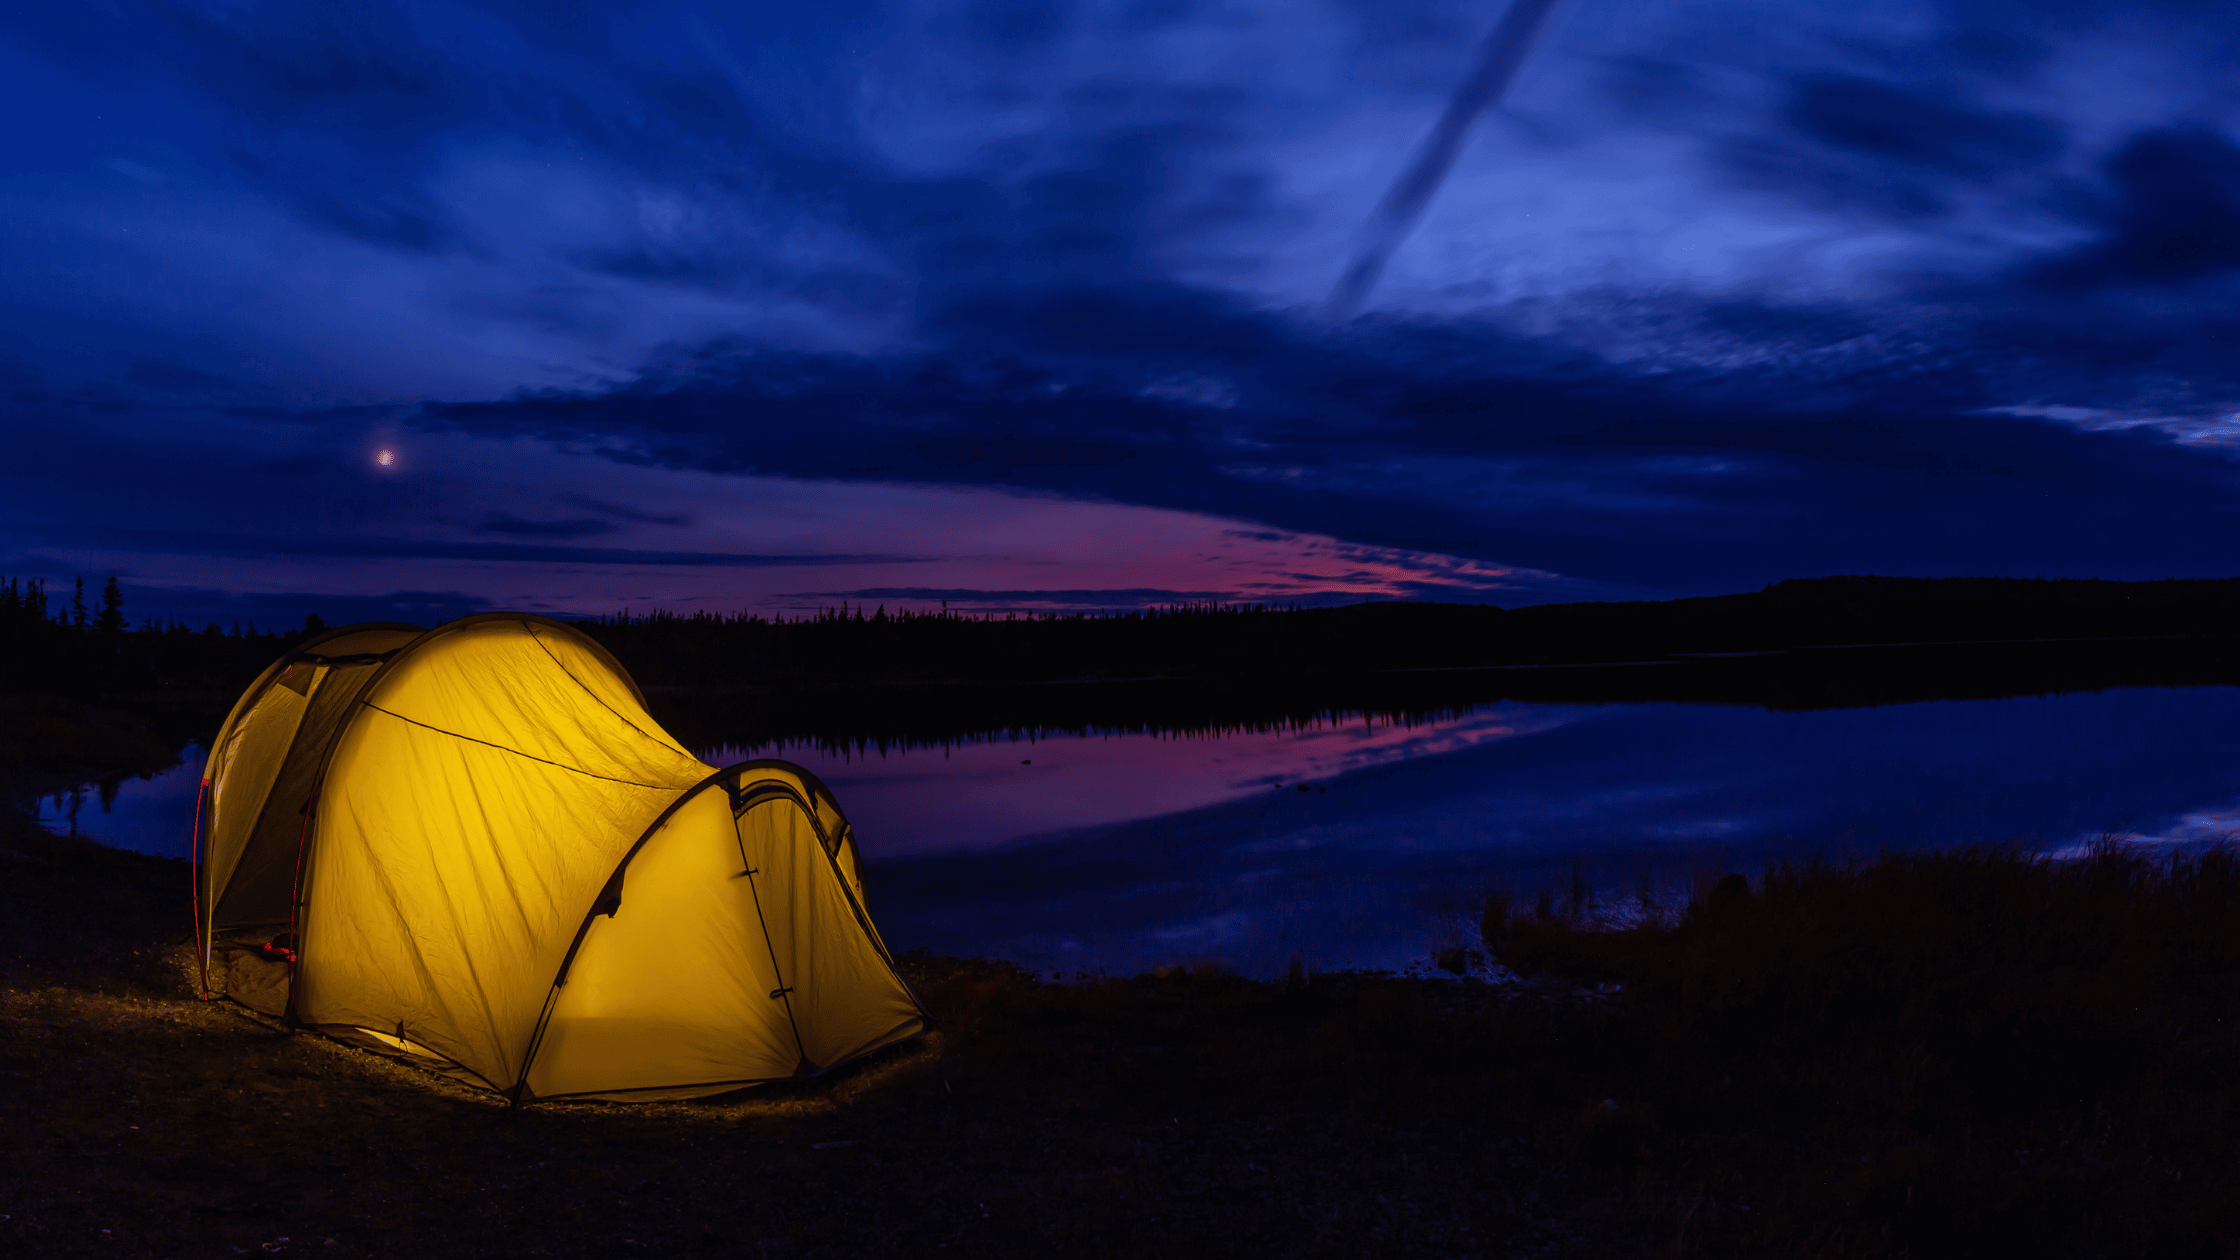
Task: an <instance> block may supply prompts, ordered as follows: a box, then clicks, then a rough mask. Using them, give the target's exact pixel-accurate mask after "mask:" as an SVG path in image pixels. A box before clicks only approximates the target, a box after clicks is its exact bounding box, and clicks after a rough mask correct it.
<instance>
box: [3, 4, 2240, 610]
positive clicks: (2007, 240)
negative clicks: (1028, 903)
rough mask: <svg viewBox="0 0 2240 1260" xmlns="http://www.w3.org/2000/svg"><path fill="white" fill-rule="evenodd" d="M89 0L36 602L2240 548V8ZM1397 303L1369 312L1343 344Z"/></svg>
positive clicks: (719, 601)
mask: <svg viewBox="0 0 2240 1260" xmlns="http://www.w3.org/2000/svg"><path fill="white" fill-rule="evenodd" d="M1505 8H1506V4H1505V2H1504V0H1494V2H1490V3H1489V2H1486V0H1472V2H1469V3H1463V2H1459V0H1209V2H1205V3H1194V2H1191V0H1114V2H1111V3H1058V2H1046V0H1038V2H1031V3H1030V2H1020V0H975V2H968V3H955V2H950V0H936V2H929V3H918V4H908V3H896V4H887V3H876V2H856V0H827V2H825V3H816V4H802V3H789V4H776V3H771V4H756V5H737V4H718V3H707V4H665V3H659V2H654V3H632V4H608V5H568V4H561V3H537V4H529V3H517V4H507V3H472V2H467V0H442V2H440V3H428V4H423V5H411V4H358V3H338V2H334V0H322V2H321V3H315V4H307V3H300V2H296V3H273V4H259V3H241V2H236V0H204V2H201V3H174V4H167V3H143V2H140V0H95V2H89V3H80V2H78V0H49V2H47V3H35V4H23V5H16V6H11V7H10V8H9V10H8V13H7V15H6V16H5V17H0V94H4V97H5V110H6V118H7V125H6V126H5V127H4V128H0V416H4V417H5V433H6V436H7V439H8V442H7V450H6V455H5V458H4V459H0V504H4V505H0V574H12V575H30V576H45V577H47V578H48V579H49V580H50V581H62V582H67V581H68V580H69V579H70V578H71V577H72V576H74V575H77V574H85V575H86V576H87V577H88V579H89V583H90V582H97V581H98V580H99V579H100V578H102V577H106V576H107V575H109V574H111V573H115V574H118V575H119V576H121V578H122V580H123V583H124V586H125V590H126V597H127V607H126V611H127V614H128V615H129V616H131V617H133V618H134V619H135V620H137V619H138V618H140V617H142V616H178V617H183V618H186V619H189V620H193V621H196V622H199V621H200V620H202V619H205V618H217V619H221V620H225V619H231V618H241V619H248V618H255V619H256V620H258V621H259V622H261V623H265V624H287V625H293V624H295V623H297V622H299V621H300V620H301V618H302V616H303V615H304V614H305V613H307V612H311V611H318V612H320V613H321V614H322V615H323V616H324V617H325V618H326V619H327V620H328V621H330V622H340V621H347V620H356V619H361V618H367V617H384V618H394V619H402V620H410V621H420V622H427V621H430V620H432V619H435V618H441V617H450V616H457V615H460V614H462V613H466V612H470V611H475V610H479V609H485V608H516V609H531V610H540V611H546V612H552V613H556V614H560V615H568V614H576V613H591V612H605V611H612V610H614V609H617V608H623V607H628V608H631V609H633V610H636V611H645V610H648V609H650V608H653V607H656V606H660V607H667V608H672V609H679V610H684V609H693V608H710V609H718V610H724V611H730V610H736V609H742V608H743V609H748V610H752V611H758V612H765V613H767V612H777V611H786V612H793V611H798V610H804V609H812V608H816V607H820V606H830V605H834V604H837V603H839V602H841V601H848V602H850V603H855V602H863V603H867V604H871V605H874V606H876V605H879V604H885V605H886V606H887V607H889V608H894V607H898V606H908V607H914V608H923V607H938V606H939V604H940V601H943V600H946V601H948V602H949V605H950V606H951V607H952V608H964V609H1001V608H1046V609H1073V608H1130V607H1140V606H1144V605H1147V604H1159V603H1169V602H1174V601H1178V600H1205V599H1221V600H1249V601H1278V602H1298V603H1303V604H1330V603H1343V602H1351V601H1353V600H1357V599H1363V598H1429V599H1450V600H1464V601H1474V602H1493V603H1500V604H1509V605H1514V604H1523V603H1536V602H1546V601H1550V600H1570V599H1582V598H1634V597H1664V596H1671V595H1683V594H1703V593H1714V592H1721V591H1733V590H1747V589H1755V588H1757V587H1759V586H1762V585H1764V584H1765V583H1768V582H1772V581H1777V580H1780V579H1783V578H1789V577H1809V576H1817V575H1822V574H1831V573H1887V574H1909V575H1922V576H1937V575H1961V574H2004V575H2012V576H2023V577H2030V576H2039V575H2044V576H2077V577H2108V578H2127V579H2128V578H2161V577H2172V576H2232V575H2236V574H2240V529H2236V526H2240V519H2236V513H2240V475H2236V473H2240V468H2236V466H2235V463H2234V455H2235V453H2236V451H2240V301H2236V299H2240V76H2235V75H2234V74H2233V73H2232V71H2231V67H2232V66H2234V65H2240V5H2235V4H2219V3H2178V2H2176V0H2134V2H2132V3H2125V4H2114V3H2100V4H2089V5H2088V4H2080V3H2061V2H2059V0H2056V2H2052V3H2029V4H2023V3H2003V2H2000V0H1946V2H1926V0H1924V2H1913V3H1907V2H1878V0H1864V2H1853V3H1844V4H1825V3H1823V4H1813V5H1796V4H1787V3H1771V2H1757V3H1752V2H1745V0H1716V2H1702V3H1682V2H1677V0H1659V2H1654V3H1651V2H1647V0H1561V2H1560V3H1558V4H1556V5H1555V7H1554V8H1553V9H1552V11H1551V12H1550V13H1549V14H1548V15H1547V19H1546V21H1545V23H1544V24H1543V25H1542V26H1541V27H1540V28H1539V29H1538V31H1537V32H1536V35H1535V38H1533V39H1532V40H1531V41H1530V43H1529V47H1527V48H1526V49H1525V50H1524V52H1525V55H1524V57H1523V60H1522V62H1521V68H1520V69H1519V70H1518V72H1517V73H1516V75H1515V77H1514V79H1513V80H1512V81H1511V82H1509V83H1508V84H1507V85H1506V92H1505V93H1502V94H1500V96H1499V99H1498V100H1497V101H1493V102H1491V103H1490V104H1489V105H1488V107H1487V108H1485V109H1484V111H1483V112H1482V113H1481V114H1479V115H1478V116H1476V117H1475V118H1474V119H1473V120H1471V125H1470V126H1468V127H1467V128H1466V129H1465V130H1464V132H1463V133H1462V135H1461V143H1460V145H1459V147H1458V148H1456V149H1454V151H1453V154H1452V157H1453V161H1452V165H1451V167H1449V168H1448V169H1447V170H1446V171H1445V173H1444V177H1443V179H1438V180H1434V181H1433V185H1432V187H1431V194H1430V196H1429V199H1428V201H1427V202H1426V203H1425V208H1424V211H1423V213H1422V215H1421V218H1420V221H1415V222H1412V223H1410V224H1408V225H1406V226H1409V227H1411V228H1412V230H1409V231H1405V232H1402V233H1401V234H1400V235H1399V236H1398V237H1397V238H1395V239H1396V240H1397V244H1396V245H1394V246H1393V248H1392V250H1391V254H1390V259H1389V265H1387V266H1385V267H1384V269H1383V271H1382V274H1381V276H1379V277H1378V278H1377V279H1376V281H1375V283H1374V284H1373V286H1371V287H1369V288H1368V289H1367V291H1366V296H1365V297H1362V298H1361V299H1360V300H1359V301H1358V302H1353V301H1351V300H1350V299H1343V298H1342V299H1341V300H1339V301H1336V302H1333V301H1332V295H1333V291H1334V290H1335V289H1336V288H1337V287H1338V286H1339V281H1340V278H1341V276H1343V275H1345V274H1346V273H1347V270H1348V267H1349V265H1351V264H1354V263H1355V262H1356V260H1357V259H1358V258H1359V257H1361V256H1362V251H1363V250H1364V249H1365V248H1371V249H1372V250H1373V247H1374V246H1375V244H1376V242H1377V240H1378V234H1379V232H1380V231H1383V230H1384V229H1383V228H1380V227H1378V224H1380V223H1385V222H1387V220H1389V218H1390V215H1389V213H1385V214H1384V215H1383V217H1380V211H1379V207H1380V205H1386V206H1388V207H1389V205H1390V204H1391V203H1390V202H1389V201H1388V194H1392V192H1393V190H1394V188H1395V185H1396V182H1397V181H1400V180H1401V178H1402V175H1403V173H1404V172H1405V171H1407V170H1408V169H1409V168H1410V165H1411V162H1412V161H1414V160H1415V158H1416V156H1417V155H1418V154H1419V153H1420V151H1421V149H1422V146H1423V145H1424V143H1425V141H1426V138H1427V137H1429V136H1431V135H1432V134H1433V132H1434V128H1435V126H1436V125H1437V124H1438V123H1439V121H1440V119H1441V117H1442V114H1443V112H1451V111H1450V106H1452V105H1454V104H1455V102H1456V99H1457V95H1458V93H1462V94H1465V95H1466V94H1467V92H1468V90H1469V88H1468V85H1469V84H1470V83H1471V82H1472V80H1473V74H1474V71H1475V70H1476V69H1477V68H1478V67H1480V65H1481V58H1482V56H1483V52H1482V49H1483V47H1484V45H1485V44H1486V42H1487V39H1488V35H1489V33H1490V32H1493V31H1494V30H1495V27H1496V24H1497V23H1499V22H1500V21H1501V19H1502V14H1503V12H1504V10H1505ZM1349 308H1350V309H1349Z"/></svg>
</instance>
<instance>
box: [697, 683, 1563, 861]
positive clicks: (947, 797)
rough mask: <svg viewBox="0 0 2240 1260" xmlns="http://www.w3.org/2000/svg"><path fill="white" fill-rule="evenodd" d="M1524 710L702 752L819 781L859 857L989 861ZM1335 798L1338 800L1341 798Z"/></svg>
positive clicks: (1467, 736) (1379, 759) (1508, 718)
mask: <svg viewBox="0 0 2240 1260" xmlns="http://www.w3.org/2000/svg"><path fill="white" fill-rule="evenodd" d="M1564 720H1565V719H1564V717H1563V716H1562V715H1559V714H1549V713H1545V712H1535V711H1533V710H1531V709H1528V708H1524V707H1516V708H1502V709H1493V710H1486V711H1483V712H1478V713H1472V714H1468V715H1466V716H1463V717H1459V718H1453V719H1448V720H1445V721H1436V722H1418V723H1415V724H1413V725H1396V724H1393V723H1390V722H1383V721H1377V722H1371V721H1368V720H1358V721H1354V722H1349V723H1344V724H1326V725H1316V726H1312V727H1307V728H1303V729H1299V730H1284V731H1270V732H1238V733H1230V734H1222V735H1088V736H1069V735H1060V736H1056V737H1052V738H1044V739H1035V740H1026V739H1021V740H1010V739H999V740H995V741H991V742H986V743H973V744H960V745H956V746H953V747H949V748H922V749H912V750H908V751H891V752H885V753H881V752H877V751H872V752H864V753H855V754H839V753H830V752H825V751H823V750H820V749H818V748H816V747H814V746H809V745H801V744H789V745H784V746H781V747H778V748H763V749H760V750H755V751H753V752H749V751H746V750H741V749H736V748H717V749H709V750H705V751H704V752H703V753H702V756H703V758H704V759H706V760H708V761H709V762H711V763H713V764H716V765H723V764H726V763H728V762H732V761H739V760H743V759H745V758H746V757H748V756H764V757H783V758H785V759H787V760H789V761H795V762H799V763H800V764H802V765H804V766H807V767H808V768H809V769H810V770H812V771H813V772H815V773H816V775H817V776H818V777H819V778H821V779H823V780H824V781H825V783H826V785H827V786H829V787H830V788H831V789H832V791H833V794H834V795H836V796H838V797H839V798H840V802H841V808H843V809H845V810H847V811H848V818H849V821H850V822H851V823H852V824H854V826H855V830H856V835H857V839H858V842H859V843H860V844H861V845H862V846H863V852H864V855H865V857H867V858H870V859H873V860H876V859H879V858H890V857H902V856H906V855H913V854H922V853H931V852H940V851H943V850H954V849H989V848H995V847H997V846H1000V845H1003V844H1006V843H1008V842H1010V841H1013V840H1018V839H1022V838H1025V837H1029V836H1041V835H1047V834H1050V833H1053V832H1060V831H1070V830H1074V829H1076V828H1081V827H1095V826H1101V825H1105V824H1109V823H1121V822H1129V821H1132V820H1135V819H1139V818H1153V817H1157V816H1159V815H1162V814H1171V813H1176V812H1179V811H1182V810H1189V809H1198V808H1201V807H1203V806H1207V805H1217V804H1220V803H1221V802H1224V801H1231V800H1236V799H1238V798H1240V797H1244V796H1249V795H1252V794H1253V793H1257V792H1271V791H1275V790H1277V788H1278V786H1279V785H1280V786H1281V788H1282V790H1284V791H1293V790H1296V787H1297V785H1299V784H1301V783H1306V784H1308V785H1309V786H1310V787H1316V788H1319V787H1321V786H1323V784H1324V783H1325V782H1326V781H1327V780H1330V779H1334V778H1336V777H1337V776H1339V775H1342V774H1345V773H1347V772H1349V771H1353V770H1360V769H1364V768H1367V767H1370V766H1376V765H1383V764H1386V763H1389V762H1395V761H1403V760H1407V759H1409V758H1414V757H1427V756H1433V755H1436V754H1439V753H1447V752H1454V751H1456V750H1458V749H1463V748H1468V747H1471V746H1473V745H1477V744H1483V743H1488V742H1491V741H1493V740H1499V739H1506V738H1509V737H1510V736H1513V735H1519V734H1527V733H1530V732H1532V731H1537V730H1545V729H1548V728H1549V727H1552V726H1557V725H1560V724H1561V723H1562V722H1563V721H1564ZM1341 790H1342V789H1341Z"/></svg>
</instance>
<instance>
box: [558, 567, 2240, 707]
mask: <svg viewBox="0 0 2240 1260" xmlns="http://www.w3.org/2000/svg"><path fill="white" fill-rule="evenodd" d="M576 624H577V625H579V626H581V627H582V628H583V629H584V630H585V631H586V632H588V633H589V634H591V635H592V637H594V638H596V639H598V640H599V641H601V642H602V643H604V644H605V645H606V646H607V647H608V649H609V650H610V651H612V652H614V654H615V655H616V657H618V658H619V659H620V660H621V661H622V662H623V663H624V664H625V665H626V666H628V667H629V668H630V670H631V671H632V673H633V674H635V675H636V676H637V678H638V679H639V681H640V682H641V683H642V684H644V685H647V686H674V687H691V688H696V689H707V688H723V687H735V686H740V685H771V684H780V685H782V684H786V683H840V682H935V681H970V680H985V681H1000V682H1024V681H1036V680H1060V679H1064V680H1075V679H1082V680H1086V679H1099V678H1109V679H1118V678H1146V677H1186V676H1191V675H1233V674H1313V673H1323V674H1332V673H1338V674H1350V673H1359V672H1364V671H1374V670H1394V669H1437V668H1453V667H1467V666H1530V665H1554V664H1580V663H1589V662H1615V661H1638V660H1656V659H1662V658H1669V657H1673V656H1686V655H1695V654H1713V653H1728V652H1764V651H1779V650H1782V649H1788V648H1805V647H1833V646H1840V645H1851V644H1893V643H1982V642H1996V641H2001V640H2045V639H2139V638H2157V637H2167V636H2221V635H2228V634H2235V633H2240V579H2220V580H2176V581H2165V582H2101V581H2080V580H2053V579H2028V578H1885V577H1830V578H1812V579H1801V580H1795V581H1788V582H1780V583H1776V584H1775V585H1773V586H1769V587H1767V588H1766V589H1764V590H1762V591H1756V592H1752V593H1750V594H1744V595H1715V596H1706V597H1701V598H1693V599H1675V600H1661V601H1635V602H1630V603H1578V604H1543V605H1539V606H1536V607H1530V608H1518V609H1507V610H1504V609H1501V608H1497V607H1493V606H1490V605H1472V604H1431V603H1372V604H1354V605H1349V606H1346V607H1341V608H1315V609H1285V608H1265V607H1252V606H1248V607H1235V606H1229V607H1189V608H1176V609H1161V610H1156V611H1150V612H1141V613H1121V614H1112V615H1102V616H1099V615H1089V616H1015V617H1002V618H974V617H966V616H961V615H955V614H946V613H899V614H896V613H888V612H886V611H884V610H883V609H881V610H877V611H874V612H871V613H865V612H864V611H862V610H860V609H858V610H850V611H847V612H832V613H826V614H822V615H819V616H816V617H811V618H804V619H800V620H769V619H765V618H761V617H755V616H745V615H742V616H733V617H722V616H716V615H712V614H705V613H702V614H695V615H692V616H675V615H671V614H665V613H655V614H653V615H651V616H644V617H631V616H622V617H613V618H599V619H591V620H586V621H579V622H577V623H576Z"/></svg>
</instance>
